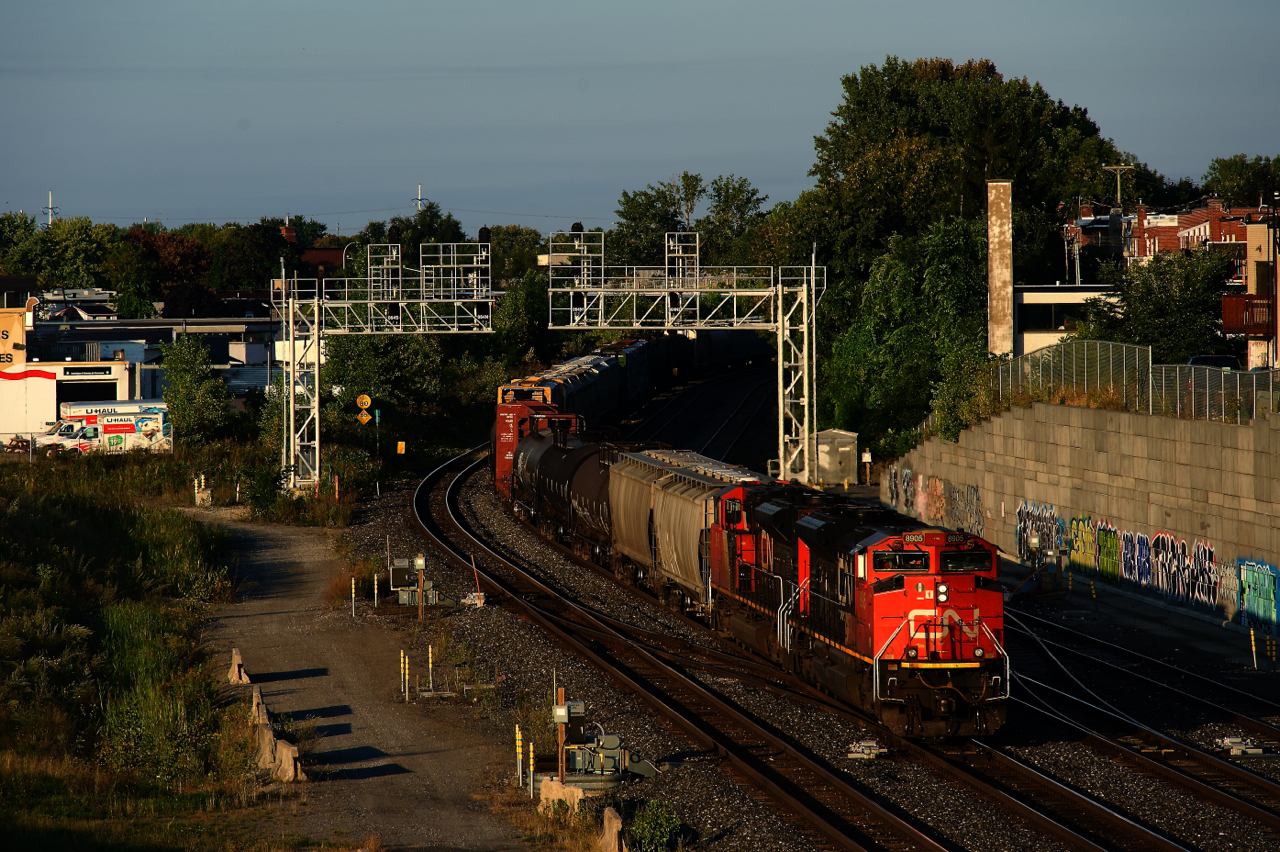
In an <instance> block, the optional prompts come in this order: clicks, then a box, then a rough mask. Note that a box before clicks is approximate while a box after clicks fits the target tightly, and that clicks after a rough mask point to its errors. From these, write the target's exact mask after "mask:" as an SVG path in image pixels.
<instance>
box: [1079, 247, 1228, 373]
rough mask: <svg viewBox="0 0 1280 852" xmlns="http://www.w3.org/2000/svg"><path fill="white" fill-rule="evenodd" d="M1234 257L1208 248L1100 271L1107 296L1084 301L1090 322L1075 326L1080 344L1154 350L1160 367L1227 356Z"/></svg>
mask: <svg viewBox="0 0 1280 852" xmlns="http://www.w3.org/2000/svg"><path fill="white" fill-rule="evenodd" d="M1232 266H1233V264H1232V261H1231V258H1230V257H1228V256H1227V255H1226V254H1224V253H1222V252H1217V251H1212V250H1204V251H1191V252H1184V253H1181V254H1173V253H1163V254H1158V255H1156V256H1155V257H1153V258H1152V259H1151V260H1150V262H1148V263H1145V264H1142V265H1133V266H1129V267H1127V268H1125V269H1121V268H1119V267H1117V266H1116V265H1114V264H1107V265H1104V266H1103V267H1102V281H1103V283H1104V285H1106V287H1107V293H1106V295H1105V296H1103V297H1101V298H1096V299H1090V300H1089V301H1088V302H1086V303H1085V307H1086V312H1087V316H1088V319H1087V320H1086V321H1085V322H1083V323H1081V324H1079V325H1077V327H1076V337H1078V338H1080V339H1082V340H1110V341H1113V342H1115V343H1132V344H1134V345H1137V346H1150V347H1151V357H1152V360H1153V361H1155V362H1156V363H1158V364H1185V363H1186V362H1187V359H1189V358H1191V357H1192V356H1195V355H1216V354H1226V353H1228V352H1230V350H1231V344H1230V342H1229V341H1228V340H1227V339H1226V338H1225V337H1223V335H1222V296H1223V294H1224V293H1225V292H1226V283H1227V281H1228V280H1229V279H1230V278H1231V274H1232Z"/></svg>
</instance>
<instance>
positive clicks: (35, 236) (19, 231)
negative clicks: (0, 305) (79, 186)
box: [4, 216, 119, 289]
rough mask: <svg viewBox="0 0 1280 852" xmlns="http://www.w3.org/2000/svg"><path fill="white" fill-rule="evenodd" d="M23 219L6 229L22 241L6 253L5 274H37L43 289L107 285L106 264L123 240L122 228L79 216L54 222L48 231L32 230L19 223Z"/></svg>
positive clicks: (12, 223)
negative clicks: (112, 250) (104, 267)
mask: <svg viewBox="0 0 1280 852" xmlns="http://www.w3.org/2000/svg"><path fill="white" fill-rule="evenodd" d="M22 218H24V217H18V219H16V220H9V225H8V226H7V227H6V231H7V233H9V234H12V235H14V236H15V237H19V236H20V237H21V239H20V240H19V241H18V242H16V243H15V244H13V245H12V246H11V247H10V248H9V249H8V250H7V251H6V252H5V254H4V270H5V274H7V275H36V276H38V277H39V279H40V286H41V287H47V288H50V289H52V288H54V287H76V288H82V287H103V286H105V285H106V284H107V278H106V275H105V274H104V272H103V262H104V261H105V259H106V256H107V253H108V251H109V250H110V248H111V245H112V243H114V242H115V241H116V240H117V239H118V238H119V235H118V231H119V229H118V228H116V227H115V226H114V225H95V224H94V223H93V220H91V219H89V218H87V217H84V216H77V217H72V218H66V219H54V220H53V223H52V224H51V225H50V226H49V227H48V228H44V229H41V230H33V231H28V230H26V229H25V228H24V227H23V226H22V223H21V222H20V221H18V220H20V219H22ZM7 238H8V237H7V236H6V239H7Z"/></svg>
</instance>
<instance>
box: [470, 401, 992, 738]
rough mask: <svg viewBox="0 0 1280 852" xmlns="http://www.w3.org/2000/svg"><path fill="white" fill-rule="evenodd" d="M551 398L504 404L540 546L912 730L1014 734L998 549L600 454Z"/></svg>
mask: <svg viewBox="0 0 1280 852" xmlns="http://www.w3.org/2000/svg"><path fill="white" fill-rule="evenodd" d="M528 384H529V383H528V382H526V383H523V385H522V386H526V387H527V386H528ZM540 396H541V397H542V398H539V399H526V400H520V399H518V398H516V395H515V394H506V395H505V398H504V395H503V393H502V392H501V391H500V396H499V404H498V412H497V413H498V418H497V424H496V429H495V433H494V441H493V454H494V479H495V485H496V487H497V489H498V491H499V492H500V494H501V495H502V496H503V498H504V499H505V500H506V501H507V502H508V503H509V505H510V506H511V507H512V509H513V510H514V511H515V512H517V513H518V514H520V515H522V516H524V517H526V518H527V519H529V520H530V521H531V522H533V523H534V524H536V525H537V527H538V528H539V530H540V531H541V532H542V533H543V534H544V535H547V536H548V537H551V538H554V539H556V540H557V541H560V542H561V543H563V544H566V545H568V546H569V547H571V548H572V549H573V550H574V551H575V552H577V553H578V554H579V555H581V556H582V557H584V558H586V559H589V560H591V561H592V562H594V563H595V564H597V565H600V566H602V567H605V568H607V569H610V570H611V571H612V572H613V573H614V575H615V576H617V577H618V578H619V580H621V581H624V582H631V583H636V584H638V585H642V586H645V587H647V588H649V589H651V590H652V591H653V592H654V593H655V594H657V595H658V596H659V597H660V598H661V599H663V600H666V601H668V602H670V603H672V604H673V605H675V606H678V607H680V608H682V609H683V610H685V611H688V612H694V613H696V614H698V615H700V616H702V617H703V618H705V620H706V621H707V623H708V624H709V625H711V626H712V627H713V628H714V629H715V630H717V631H718V632H720V633H721V634H722V635H724V636H726V637H730V638H732V639H733V640H735V641H737V642H738V643H740V644H741V645H743V646H746V647H749V648H751V649H753V650H754V651H756V652H757V653H759V654H761V655H763V656H765V657H768V658H771V659H773V660H775V661H777V662H778V664H779V665H781V666H782V667H783V668H785V669H787V670H789V671H792V672H795V673H796V674H798V675H800V676H801V677H803V678H805V679H807V680H809V681H811V682H813V683H815V684H819V685H821V686H822V687H823V688H825V689H826V690H827V691H829V692H830V693H831V694H833V695H835V696H837V697H839V698H841V699H843V700H845V701H847V702H849V703H850V704H852V705H854V706H856V707H859V708H861V709H862V710H864V711H866V712H868V713H870V714H872V715H873V716H875V717H876V718H877V719H879V720H880V721H881V722H882V723H883V724H885V725H886V726H888V727H889V728H890V729H892V730H894V731H895V732H897V733H899V734H902V735H906V736H916V737H930V738H937V737H951V736H962V735H971V734H978V733H986V732H989V731H992V730H995V729H996V728H998V727H999V726H1000V725H1001V724H1003V722H1004V719H1005V712H1006V710H1005V708H1006V705H1007V703H1008V702H1007V699H1008V695H1009V661H1008V657H1007V656H1006V654H1005V652H1004V648H1003V644H1002V643H1003V633H1004V623H1003V608H1004V597H1003V590H1002V587H1001V586H1000V585H999V583H997V581H996V569H997V565H998V561H997V554H996V548H995V547H994V546H993V545H992V544H990V543H989V542H987V541H985V540H983V539H982V538H980V537H978V536H973V535H969V534H967V533H963V532H954V531H950V530H946V529H940V528H933V527H926V526H924V525H922V524H920V523H919V522H917V521H915V520H913V519H911V518H908V517H905V516H903V515H899V514H897V513H895V512H892V511H889V510H886V509H883V508H881V507H879V506H877V505H872V504H865V503H858V502H854V501H850V500H848V499H845V498H843V497H840V496H836V495H830V494H825V493H823V492H821V491H816V490H814V489H811V488H807V487H804V486H801V485H799V484H796V483H788V482H778V481H774V480H772V479H771V478H769V477H766V476H764V475H761V474H757V473H754V472H752V471H749V470H746V469H745V468H741V467H736V466H733V465H728V464H725V463H723V462H719V461H716V460H714V459H709V458H706V457H704V456H700V455H697V454H695V453H690V452H679V451H675V450H671V449H669V448H665V447H661V446H655V445H627V444H621V443H610V442H597V441H591V440H588V439H587V436H586V435H585V434H584V428H583V427H584V422H583V418H582V417H581V416H580V415H578V414H568V413H562V412H561V411H560V409H559V407H558V406H556V405H554V404H552V403H551V402H550V401H549V397H548V395H540ZM544 400H545V401H544Z"/></svg>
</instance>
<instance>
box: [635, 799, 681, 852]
mask: <svg viewBox="0 0 1280 852" xmlns="http://www.w3.org/2000/svg"><path fill="white" fill-rule="evenodd" d="M679 828H680V817H679V816H677V815H676V812H675V809H674V808H672V807H671V805H669V804H668V803H667V802H664V801H662V800H661V799H655V800H653V801H651V802H648V803H647V804H646V805H645V806H644V808H643V809H641V811H640V812H639V813H637V814H636V818H635V822H633V823H632V824H631V840H632V842H633V843H635V846H636V850H637V852H662V850H665V849H668V848H670V846H671V842H672V840H674V839H675V836H676V831H677V830H678V829H679Z"/></svg>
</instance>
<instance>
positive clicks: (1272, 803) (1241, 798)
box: [1006, 618, 1280, 845]
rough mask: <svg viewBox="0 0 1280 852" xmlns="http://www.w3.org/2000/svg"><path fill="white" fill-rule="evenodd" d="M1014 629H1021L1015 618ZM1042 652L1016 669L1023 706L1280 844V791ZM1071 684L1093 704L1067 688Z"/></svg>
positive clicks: (1011, 621) (1009, 624) (1011, 622)
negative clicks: (1109, 696)
mask: <svg viewBox="0 0 1280 852" xmlns="http://www.w3.org/2000/svg"><path fill="white" fill-rule="evenodd" d="M1010 627H1012V628H1014V629H1015V630H1016V628H1017V624H1016V621H1015V620H1014V619H1013V618H1009V619H1008V621H1007V624H1006V629H1009V628H1010ZM1011 632H1013V631H1011ZM1031 638H1032V639H1033V640H1034V641H1039V638H1038V637H1034V636H1032V637H1031ZM1042 651H1043V656H1042V657H1039V658H1033V657H1029V656H1023V657H1022V658H1021V660H1020V662H1019V664H1018V666H1017V668H1016V669H1015V670H1014V680H1015V682H1017V683H1019V684H1021V685H1022V686H1023V689H1024V693H1025V694H1026V695H1028V696H1029V697H1030V698H1031V700H1022V699H1019V700H1018V702H1019V705H1020V707H1022V708H1023V709H1024V710H1025V711H1027V712H1034V713H1040V714H1043V715H1044V716H1045V717H1046V718H1047V719H1052V720H1053V721H1055V722H1057V723H1059V724H1061V725H1064V726H1066V727H1067V728H1069V729H1071V730H1073V731H1075V732H1076V734H1077V735H1078V736H1079V737H1080V739H1081V741H1082V742H1083V743H1084V744H1085V745H1087V747H1089V748H1090V749H1092V750H1093V751H1095V752H1097V753H1099V754H1101V755H1103V756H1105V757H1107V758H1108V759H1110V760H1112V761H1114V762H1117V763H1119V764H1121V765H1124V766H1127V767H1129V768H1130V769H1132V770H1135V771H1137V772H1139V773H1141V774H1144V775H1147V776H1149V777H1151V778H1155V779H1157V780H1158V781H1160V782H1161V783H1163V784H1168V785H1171V786H1173V787H1176V788H1180V789H1181V790H1183V791H1185V792H1186V793H1188V794H1190V795H1191V796H1193V797H1195V798H1196V799H1197V800H1200V801H1207V802H1213V803H1214V804H1216V805H1218V806H1220V807H1222V808H1225V809H1227V810H1229V811H1232V812H1234V813H1235V814H1237V815H1238V816H1239V817H1242V818H1244V819H1248V820H1251V821H1252V822H1254V823H1256V824H1257V825H1258V826H1259V829H1260V835H1261V836H1263V837H1266V838H1268V839H1269V840H1270V841H1271V842H1272V843H1274V844H1277V845H1280V785H1278V784H1276V782H1274V781H1272V780H1271V779H1269V778H1264V777H1262V776H1260V775H1256V774H1255V773H1253V772H1250V771H1249V770H1248V769H1246V768H1245V767H1243V766H1241V765H1239V764H1237V763H1233V762H1231V761H1228V760H1224V759H1222V758H1220V757H1218V756H1217V755H1215V754H1211V753H1209V752H1207V751H1204V750H1203V749H1200V748H1198V747H1197V746H1195V745H1192V744H1190V743H1187V742H1184V741H1182V740H1180V739H1177V738H1175V737H1172V736H1170V735H1168V734H1166V733H1164V732H1163V731H1159V730H1157V729H1155V728H1153V727H1150V726H1148V725H1146V724H1144V723H1143V722H1142V721H1141V720H1139V719H1135V718H1133V717H1132V716H1131V715H1129V714H1126V713H1123V712H1121V711H1119V710H1117V709H1116V708H1114V707H1112V706H1110V705H1109V704H1107V702H1106V701H1105V700H1104V699H1103V698H1101V697H1100V696H1098V695H1096V694H1095V693H1093V692H1092V691H1091V690H1089V688H1088V687H1087V686H1085V685H1084V684H1083V683H1081V682H1079V681H1078V680H1076V679H1075V676H1074V674H1072V673H1071V672H1069V671H1068V670H1067V669H1066V667H1065V666H1064V665H1063V664H1062V663H1061V662H1060V661H1059V660H1057V658H1056V657H1055V656H1054V655H1053V653H1052V651H1050V650H1049V649H1048V648H1047V647H1042ZM1055 666H1056V667H1058V668H1059V669H1060V670H1061V674H1058V673H1055V671H1054V668H1055ZM1126 674H1127V672H1126ZM1064 679H1065V680H1067V681H1070V682H1073V683H1074V685H1075V686H1076V687H1078V688H1079V689H1080V690H1082V691H1084V692H1087V693H1088V694H1089V697H1088V698H1085V697H1082V696H1081V695H1079V694H1074V693H1073V692H1069V691H1067V689H1064V688H1061V687H1062V686H1065V685H1066V684H1064V683H1063V681H1064ZM1051 680H1053V681H1057V683H1058V685H1054V684H1053V683H1050V682H1049V681H1051Z"/></svg>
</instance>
